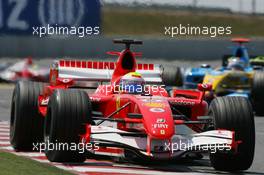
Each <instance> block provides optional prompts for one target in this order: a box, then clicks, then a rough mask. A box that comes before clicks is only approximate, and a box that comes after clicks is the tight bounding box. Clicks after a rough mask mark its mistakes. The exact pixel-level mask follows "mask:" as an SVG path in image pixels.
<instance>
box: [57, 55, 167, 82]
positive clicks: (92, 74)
mask: <svg viewBox="0 0 264 175" xmlns="http://www.w3.org/2000/svg"><path fill="white" fill-rule="evenodd" d="M57 63H58V77H59V78H71V79H75V80H79V81H99V82H108V81H111V78H112V74H113V72H114V69H115V68H116V63H115V62H99V61H80V60H60V61H58V62H57ZM136 71H137V72H139V73H140V74H142V76H143V78H144V79H145V81H146V83H149V84H156V83H157V84H161V83H162V78H161V74H162V71H163V69H162V66H161V65H159V64H141V63H139V64H137V68H136Z"/></svg>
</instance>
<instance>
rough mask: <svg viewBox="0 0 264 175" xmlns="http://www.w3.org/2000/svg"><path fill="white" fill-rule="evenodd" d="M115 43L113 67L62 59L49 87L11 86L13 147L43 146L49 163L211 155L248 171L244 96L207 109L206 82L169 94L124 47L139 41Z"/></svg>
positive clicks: (250, 121) (250, 144)
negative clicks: (120, 46) (117, 46)
mask: <svg viewBox="0 0 264 175" xmlns="http://www.w3.org/2000/svg"><path fill="white" fill-rule="evenodd" d="M114 43H118V44H125V45H126V48H125V50H123V51H121V52H111V54H115V55H117V56H118V60H117V62H116V63H114V62H97V61H79V60H60V61H57V62H54V64H53V65H52V66H51V69H50V83H49V84H43V83H39V82H31V81H20V82H18V83H17V85H16V87H15V89H14V92H13V98H12V107H11V119H10V141H11V144H12V146H13V147H14V148H15V150H17V151H25V150H32V149H33V150H38V149H36V147H37V146H38V143H42V142H43V141H44V143H45V144H44V147H43V145H42V148H43V149H44V150H45V154H46V156H47V158H48V160H50V161H52V162H83V161H85V159H86V158H89V157H91V156H93V155H106V156H114V157H115V156H116V157H122V158H125V159H127V160H133V161H137V160H140V159H141V160H148V161H151V160H173V159H179V158H182V157H193V156H190V155H194V154H197V155H200V154H201V153H209V155H210V160H211V164H212V166H213V167H214V168H215V169H216V170H223V171H237V170H246V169H248V168H249V167H250V166H251V164H252V161H253V158H254V148H255V130H254V117H253V112H252V109H251V105H250V103H249V101H248V99H246V98H243V97H218V98H215V99H214V100H213V101H212V102H211V103H210V105H209V106H208V103H207V102H206V101H205V100H204V94H205V92H206V91H210V89H211V86H210V85H207V84H199V85H198V89H197V90H180V89H173V90H172V95H171V96H170V95H169V94H168V92H167V91H166V90H165V88H164V84H166V82H164V80H163V78H164V77H166V76H167V75H164V69H161V67H162V66H161V65H158V64H139V63H138V64H137V63H136V59H135V56H137V55H139V54H138V53H135V52H132V51H131V50H130V45H131V44H142V41H135V40H114ZM165 79H168V78H165ZM84 82H100V84H99V85H98V87H97V88H96V90H95V91H94V92H90V91H91V89H93V87H91V86H84V85H85V83H84ZM86 85H87V84H86ZM89 89H90V90H89ZM88 90H89V92H88ZM238 111H239V115H238ZM51 144H52V145H53V147H50V145H51ZM80 144H81V145H82V146H81V147H76V145H80ZM55 145H56V146H55ZM59 145H61V146H63V148H64V149H62V148H61V147H60V146H59ZM69 145H71V146H72V147H69ZM74 145H75V146H74ZM87 145H88V147H89V148H90V149H87ZM37 148H38V147H37ZM52 148H53V149H52ZM70 148H71V149H70ZM76 148H79V149H76ZM80 148H86V149H85V151H84V152H82V151H80ZM38 151H39V150H38Z"/></svg>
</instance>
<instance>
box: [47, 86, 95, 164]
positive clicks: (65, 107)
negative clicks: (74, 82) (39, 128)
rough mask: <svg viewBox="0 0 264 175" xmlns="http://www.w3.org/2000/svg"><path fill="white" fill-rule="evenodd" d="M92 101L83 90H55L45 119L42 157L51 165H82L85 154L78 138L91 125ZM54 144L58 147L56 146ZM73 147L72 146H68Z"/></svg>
mask: <svg viewBox="0 0 264 175" xmlns="http://www.w3.org/2000/svg"><path fill="white" fill-rule="evenodd" d="M91 111H92V110H91V102H90V99H89V96H88V94H87V93H86V92H84V91H79V90H72V89H71V90H56V91H55V92H54V93H53V95H52V96H51V99H50V101H49V105H48V112H47V116H46V118H45V127H44V138H45V147H46V150H45V154H46V156H47V158H48V160H50V161H51V162H83V161H85V159H86V154H85V153H86V152H85V151H83V150H80V147H79V145H80V139H81V137H80V135H81V134H84V132H85V124H90V123H91ZM55 145H61V146H57V147H55ZM70 146H72V147H70Z"/></svg>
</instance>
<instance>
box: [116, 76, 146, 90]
mask: <svg viewBox="0 0 264 175" xmlns="http://www.w3.org/2000/svg"><path fill="white" fill-rule="evenodd" d="M144 86H145V80H144V79H143V78H142V75H141V74H140V73H138V72H130V73H128V74H126V75H124V76H123V77H122V78H121V79H120V81H119V90H120V92H122V93H128V94H142V93H143V92H144Z"/></svg>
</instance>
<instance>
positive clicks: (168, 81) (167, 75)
mask: <svg viewBox="0 0 264 175" xmlns="http://www.w3.org/2000/svg"><path fill="white" fill-rule="evenodd" d="M162 80H163V83H164V84H165V85H166V86H182V85H183V75H182V72H181V69H180V68H179V67H175V66H170V65H167V66H163V72H162Z"/></svg>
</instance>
